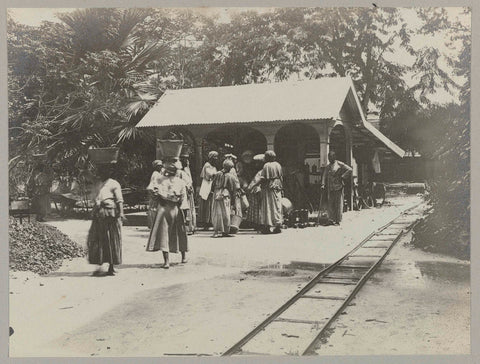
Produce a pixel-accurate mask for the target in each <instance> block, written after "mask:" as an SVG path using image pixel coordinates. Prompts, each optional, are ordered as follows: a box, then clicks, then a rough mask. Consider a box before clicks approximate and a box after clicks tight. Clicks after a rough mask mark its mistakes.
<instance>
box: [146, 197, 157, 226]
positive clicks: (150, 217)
mask: <svg viewBox="0 0 480 364" xmlns="http://www.w3.org/2000/svg"><path fill="white" fill-rule="evenodd" d="M156 213H157V200H156V199H155V197H153V196H152V197H150V200H149V202H148V210H147V224H148V228H149V229H151V228H152V226H153V222H154V221H155V214H156Z"/></svg>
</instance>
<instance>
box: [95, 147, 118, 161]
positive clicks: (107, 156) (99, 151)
mask: <svg viewBox="0 0 480 364" xmlns="http://www.w3.org/2000/svg"><path fill="white" fill-rule="evenodd" d="M118 152H119V148H117V147H108V148H91V149H89V150H88V156H89V158H90V159H91V160H92V162H95V163H98V164H108V163H116V162H117V159H118Z"/></svg>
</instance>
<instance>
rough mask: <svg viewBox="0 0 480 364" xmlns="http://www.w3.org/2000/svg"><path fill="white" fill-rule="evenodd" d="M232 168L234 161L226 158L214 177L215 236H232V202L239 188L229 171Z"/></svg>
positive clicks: (213, 211) (213, 220)
mask: <svg viewBox="0 0 480 364" xmlns="http://www.w3.org/2000/svg"><path fill="white" fill-rule="evenodd" d="M232 168H233V162H232V161H231V160H229V159H226V160H225V161H224V162H223V169H222V170H221V171H219V172H217V173H216V174H215V177H214V178H213V183H212V190H213V206H212V224H213V237H218V236H230V235H229V232H230V221H231V220H230V215H231V214H232V205H231V202H232V201H234V199H235V195H236V190H237V187H236V181H235V177H234V176H233V175H232V174H231V173H229V172H230V170H231V169H232Z"/></svg>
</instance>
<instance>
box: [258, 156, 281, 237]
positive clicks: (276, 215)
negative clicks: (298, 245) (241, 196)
mask: <svg viewBox="0 0 480 364" xmlns="http://www.w3.org/2000/svg"><path fill="white" fill-rule="evenodd" d="M260 185H261V203H260V224H261V225H262V228H263V232H265V233H271V232H272V229H273V232H274V233H279V232H281V229H280V228H281V226H282V223H283V214H282V201H281V199H282V191H283V172H282V166H281V165H280V163H278V162H277V161H276V155H275V152H274V151H272V150H267V151H266V152H265V164H264V166H263V169H262V172H261V174H260Z"/></svg>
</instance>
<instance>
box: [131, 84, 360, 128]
mask: <svg viewBox="0 0 480 364" xmlns="http://www.w3.org/2000/svg"><path fill="white" fill-rule="evenodd" d="M351 86H352V81H351V79H350V78H347V77H344V78H340V77H338V78H321V79H317V80H310V81H299V82H277V83H263V84H248V85H238V86H223V87H201V88H192V89H182V90H169V91H167V92H165V94H164V95H163V96H162V97H161V98H160V99H159V100H158V102H157V103H156V105H155V106H153V108H152V109H150V111H149V112H148V113H147V114H146V115H145V116H144V117H143V119H142V120H141V121H140V122H139V123H138V124H137V127H152V126H178V125H190V124H219V123H245V122H258V121H275V120H315V119H329V118H336V117H337V116H338V114H339V111H340V108H341V107H342V105H343V102H344V101H345V97H346V95H347V92H348V90H349V88H350V87H351Z"/></svg>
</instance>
